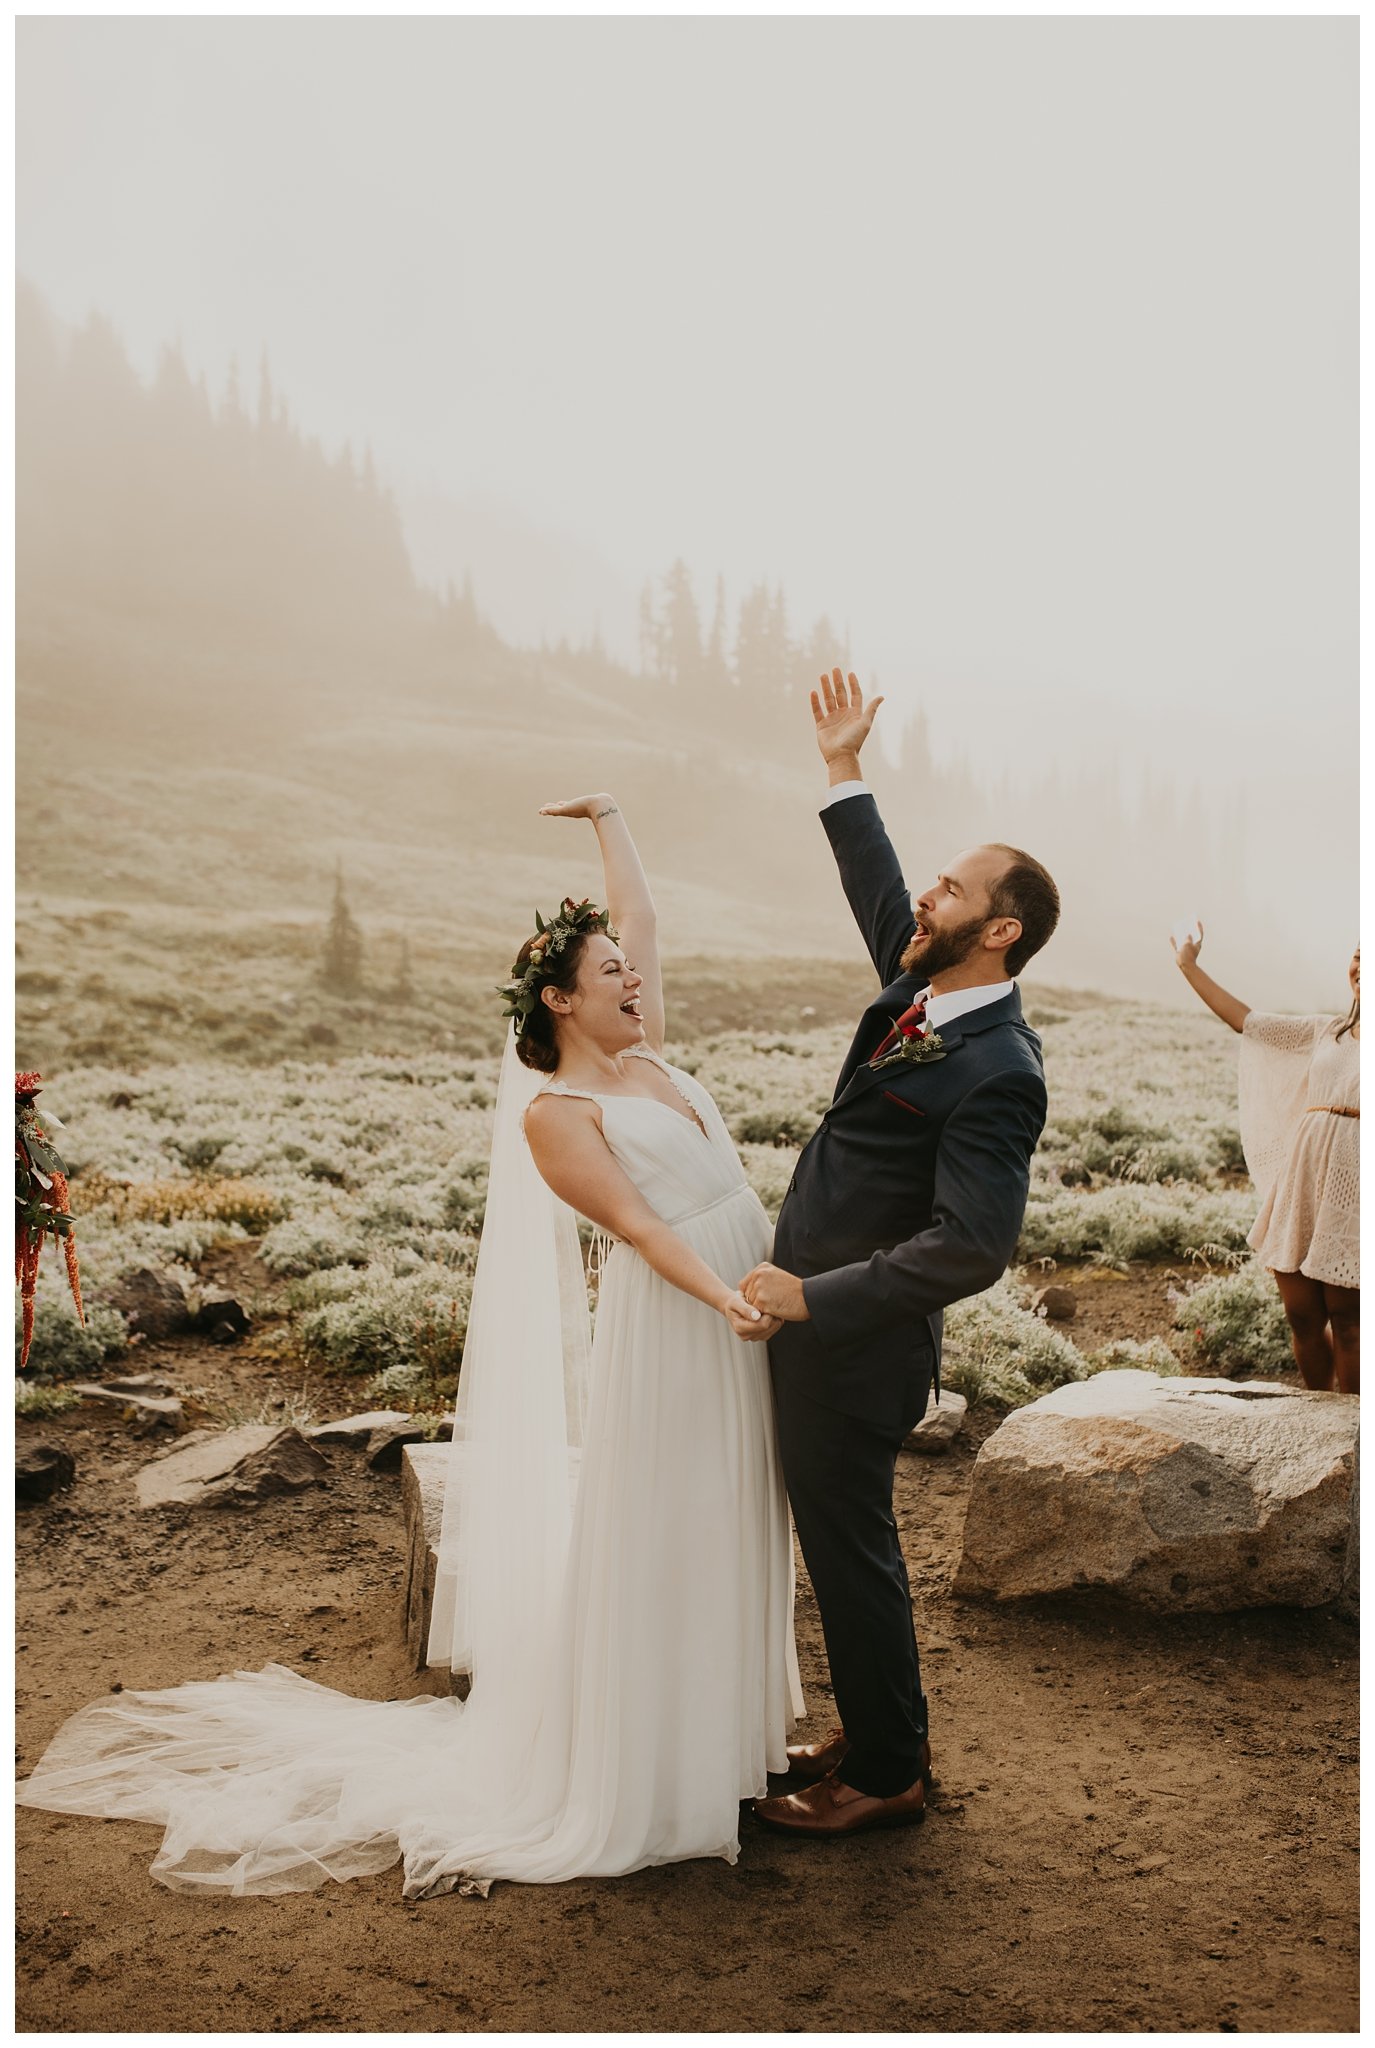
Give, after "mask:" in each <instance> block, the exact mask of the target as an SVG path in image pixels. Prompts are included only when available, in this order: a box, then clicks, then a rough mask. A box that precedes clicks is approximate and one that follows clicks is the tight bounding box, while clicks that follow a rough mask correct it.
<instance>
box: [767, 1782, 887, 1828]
mask: <svg viewBox="0 0 1375 2048" xmlns="http://www.w3.org/2000/svg"><path fill="white" fill-rule="evenodd" d="M754 1811H755V1815H756V1817H757V1818H758V1819H759V1820H762V1821H763V1823H764V1825H765V1827H768V1828H777V1829H778V1831H779V1832H780V1834H785V1835H827V1836H829V1835H859V1834H863V1833H864V1832H865V1831H866V1830H867V1829H869V1828H910V1827H915V1826H916V1825H917V1823H918V1822H919V1821H923V1820H925V1819H926V1787H925V1785H924V1784H923V1782H922V1780H921V1779H920V1778H918V1779H917V1782H916V1784H915V1785H909V1787H908V1788H907V1790H906V1791H905V1792H899V1793H898V1794H897V1795H896V1797H895V1798H892V1799H876V1798H875V1797H874V1796H873V1795H872V1794H871V1793H869V1792H858V1791H856V1789H855V1787H854V1786H853V1785H846V1784H844V1783H843V1782H842V1780H841V1779H839V1778H837V1777H836V1776H834V1774H833V1775H832V1776H830V1777H828V1778H822V1779H821V1780H820V1781H819V1783H817V1784H815V1785H808V1786H807V1787H806V1788H805V1790H803V1791H801V1792H785V1793H783V1794H781V1795H780V1796H779V1797H778V1798H777V1799H756V1800H755V1802H754Z"/></svg>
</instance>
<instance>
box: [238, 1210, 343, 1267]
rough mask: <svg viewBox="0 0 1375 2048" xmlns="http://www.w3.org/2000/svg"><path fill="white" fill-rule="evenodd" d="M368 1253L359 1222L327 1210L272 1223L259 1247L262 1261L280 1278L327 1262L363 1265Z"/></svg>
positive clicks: (341, 1264) (340, 1264)
mask: <svg viewBox="0 0 1375 2048" xmlns="http://www.w3.org/2000/svg"><path fill="white" fill-rule="evenodd" d="M368 1255H369V1246H368V1241H367V1238H366V1236H365V1235H364V1233H363V1230H362V1229H361V1227H360V1225H359V1224H358V1222H357V1221H356V1220H355V1219H353V1218H349V1219H348V1220H347V1221H346V1220H345V1219H344V1218H343V1217H342V1216H336V1215H333V1214H331V1213H330V1212H329V1211H327V1210H326V1211H323V1212H321V1211H317V1212H316V1213H315V1214H314V1215H313V1216H299V1217H297V1216H289V1217H287V1218H286V1220H285V1221H284V1222H281V1223H278V1224H274V1226H273V1228H272V1229H271V1230H269V1231H268V1233H267V1235H266V1237H265V1238H264V1239H263V1241H262V1245H261V1247H260V1248H259V1257H260V1258H261V1259H262V1261H263V1264H264V1265H265V1266H267V1267H268V1268H269V1270H270V1271H272V1272H274V1273H279V1274H280V1275H281V1276H282V1277H283V1279H294V1278H296V1277H297V1276H299V1275H300V1274H302V1273H316V1272H320V1271H323V1270H324V1269H326V1268H328V1267H330V1266H366V1265H367V1263H368Z"/></svg>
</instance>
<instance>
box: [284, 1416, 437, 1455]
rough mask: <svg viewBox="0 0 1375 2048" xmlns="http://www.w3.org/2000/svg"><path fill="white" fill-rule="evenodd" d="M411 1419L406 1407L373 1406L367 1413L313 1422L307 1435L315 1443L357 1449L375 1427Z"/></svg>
mask: <svg viewBox="0 0 1375 2048" xmlns="http://www.w3.org/2000/svg"><path fill="white" fill-rule="evenodd" d="M410 1419H411V1418H410V1415H409V1413H408V1412H407V1411H406V1410H405V1409H404V1408H373V1409H371V1410H370V1411H369V1412H368V1414H366V1415H341V1416H340V1417H339V1418H338V1419H337V1421H334V1422H316V1423H313V1424H312V1425H311V1427H310V1428H309V1429H308V1430H307V1431H306V1435H307V1436H308V1437H309V1438H310V1440H311V1442H312V1443H315V1444H342V1445H343V1446H344V1447H345V1448H346V1449H348V1450H357V1449H358V1448H359V1446H360V1445H361V1444H365V1443H366V1442H367V1441H368V1438H369V1437H370V1436H371V1435H372V1433H373V1431H374V1430H375V1429H386V1428H388V1427H389V1425H390V1424H392V1423H394V1422H409V1421H410Z"/></svg>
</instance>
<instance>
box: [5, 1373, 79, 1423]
mask: <svg viewBox="0 0 1375 2048" xmlns="http://www.w3.org/2000/svg"><path fill="white" fill-rule="evenodd" d="M80 1406H81V1396H80V1394H74V1393H73V1392H72V1390H71V1388H70V1387H59V1386H56V1385H54V1383H53V1381H51V1380H31V1379H29V1378H28V1377H27V1376H26V1377H25V1378H23V1379H20V1377H19V1376H18V1374H17V1373H16V1375H15V1380H14V1412H15V1414H16V1415H31V1416H33V1417H34V1418H35V1419H36V1420H41V1419H42V1417H43V1416H45V1415H65V1414H66V1412H67V1410H68V1409H69V1408H79V1407H80Z"/></svg>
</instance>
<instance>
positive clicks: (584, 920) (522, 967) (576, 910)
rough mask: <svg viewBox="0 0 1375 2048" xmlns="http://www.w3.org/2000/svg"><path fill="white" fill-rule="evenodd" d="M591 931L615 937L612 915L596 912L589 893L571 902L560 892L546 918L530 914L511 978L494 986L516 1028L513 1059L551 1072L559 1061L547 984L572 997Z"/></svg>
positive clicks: (537, 913) (543, 1072)
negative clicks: (527, 934)
mask: <svg viewBox="0 0 1375 2048" xmlns="http://www.w3.org/2000/svg"><path fill="white" fill-rule="evenodd" d="M594 932H604V933H605V934H606V936H607V938H609V939H612V940H614V939H615V938H616V936H617V934H616V930H615V927H614V926H613V925H612V922H611V914H610V912H609V911H606V910H598V908H597V906H596V904H595V903H593V901H592V900H591V898H590V897H588V896H584V898H583V900H582V902H581V903H575V902H574V901H573V898H572V897H571V896H565V897H564V899H563V901H562V903H561V904H560V905H559V907H558V912H557V914H556V915H555V916H554V917H552V918H549V919H547V920H546V919H545V918H543V917H541V916H540V914H539V912H538V911H536V912H535V930H534V932H533V933H532V934H531V936H530V937H529V938H528V939H527V940H526V941H525V944H524V945H523V946H522V947H521V949H520V951H519V952H518V953H517V955H516V964H515V966H514V967H513V968H512V969H511V979H510V980H509V981H508V982H506V983H504V984H503V986H502V987H501V988H499V989H498V990H497V994H498V995H499V996H500V997H501V999H502V1001H503V1002H504V1003H505V1005H506V1008H505V1011H504V1012H503V1015H504V1016H506V1017H509V1018H510V1019H511V1021H512V1023H513V1024H514V1026H515V1033H516V1057H517V1058H518V1059H519V1060H520V1062H521V1065H522V1066H526V1067H533V1068H534V1069H535V1072H536V1073H537V1074H552V1073H553V1072H554V1069H555V1068H556V1067H557V1066H558V1063H559V1054H558V1041H557V1038H556V1037H555V1028H554V1013H553V1011H552V1010H551V1009H550V1008H549V1005H548V1004H547V1003H546V1002H544V1001H543V994H544V991H545V989H547V988H558V989H562V990H563V992H564V994H565V995H571V994H572V993H573V988H574V985H575V983H576V982H577V979H578V968H579V967H580V966H581V964H582V956H583V948H584V947H585V946H586V944H587V941H588V940H589V939H590V938H591V936H592V934H593V933H594Z"/></svg>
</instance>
